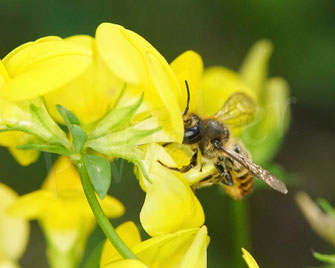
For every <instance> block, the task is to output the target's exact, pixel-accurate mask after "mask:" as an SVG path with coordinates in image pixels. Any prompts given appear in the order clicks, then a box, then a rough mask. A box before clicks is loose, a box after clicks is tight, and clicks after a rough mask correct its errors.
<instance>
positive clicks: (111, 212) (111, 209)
mask: <svg viewBox="0 0 335 268" xmlns="http://www.w3.org/2000/svg"><path fill="white" fill-rule="evenodd" d="M99 202H100V204H101V206H102V208H103V210H104V212H105V214H106V216H107V217H108V218H119V217H121V216H122V215H123V214H124V212H125V207H124V206H123V205H122V203H121V202H120V201H119V200H117V199H116V198H114V197H111V196H109V195H107V196H105V198H104V199H103V200H101V199H100V198H99Z"/></svg>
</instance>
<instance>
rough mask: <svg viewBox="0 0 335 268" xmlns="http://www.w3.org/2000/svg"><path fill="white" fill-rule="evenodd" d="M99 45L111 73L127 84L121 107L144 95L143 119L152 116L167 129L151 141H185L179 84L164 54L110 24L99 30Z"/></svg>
mask: <svg viewBox="0 0 335 268" xmlns="http://www.w3.org/2000/svg"><path fill="white" fill-rule="evenodd" d="M96 44H97V50H98V54H99V56H100V57H101V58H102V60H103V61H104V63H105V64H106V65H107V66H108V68H109V70H110V71H111V72H112V73H113V74H115V75H117V76H118V77H119V78H120V79H121V80H122V81H124V82H126V83H127V89H126V92H125V97H124V98H123V99H122V100H121V104H122V105H126V104H127V102H128V103H129V102H130V101H132V102H133V101H136V99H138V98H139V96H140V95H141V94H142V92H144V101H143V104H142V105H141V107H140V109H139V111H138V112H139V113H142V115H141V116H140V117H141V118H142V119H143V118H145V117H147V116H149V115H150V116H152V117H153V119H152V120H151V122H154V124H155V127H160V126H161V127H163V129H162V131H160V132H157V133H155V135H153V138H154V139H153V140H152V139H151V142H153V141H156V142H158V141H161V142H165V141H177V142H181V141H182V138H183V121H182V118H181V111H180V109H179V106H178V98H179V90H180V89H179V84H178V81H177V79H176V77H175V75H174V73H173V71H172V70H171V68H170V66H169V65H168V63H167V62H166V60H165V59H164V58H163V57H162V55H160V54H159V52H158V51H157V50H156V49H155V48H154V47H153V46H151V45H150V44H149V43H148V42H147V41H146V40H145V39H143V38H142V37H141V36H139V35H137V34H136V33H134V32H132V31H129V30H126V29H124V28H123V27H121V26H119V25H115V24H110V23H103V24H101V25H100V26H99V27H98V29H97V33H96ZM119 88H120V89H121V88H122V85H120V87H119Z"/></svg>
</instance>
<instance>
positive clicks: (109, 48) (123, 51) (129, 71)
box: [96, 23, 149, 86]
mask: <svg viewBox="0 0 335 268" xmlns="http://www.w3.org/2000/svg"><path fill="white" fill-rule="evenodd" d="M96 43H97V49H98V52H99V54H100V56H101V58H102V59H103V60H104V62H105V63H106V64H107V66H108V67H109V68H110V69H111V71H112V72H113V73H115V74H116V75H118V76H119V77H120V78H121V79H122V80H124V81H126V82H127V83H130V84H131V85H138V84H140V85H143V86H149V78H148V73H147V70H146V66H145V64H144V59H143V54H142V53H141V51H139V50H138V49H137V48H136V46H134V44H133V43H132V42H131V41H130V40H129V38H128V37H127V33H126V29H125V28H123V27H122V26H120V25H116V24H111V23H102V24H100V25H99V26H98V28H97V31H96Z"/></svg>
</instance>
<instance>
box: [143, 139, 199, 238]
mask: <svg viewBox="0 0 335 268" xmlns="http://www.w3.org/2000/svg"><path fill="white" fill-rule="evenodd" d="M146 149H147V150H146V153H147V159H148V162H147V163H149V164H148V166H147V168H148V174H149V177H150V179H151V181H152V184H150V183H148V182H147V181H143V182H144V184H145V188H146V197H145V201H144V204H143V207H142V210H141V213H140V219H141V223H142V226H143V228H144V230H145V231H146V232H147V233H148V234H149V235H150V236H158V235H161V234H165V233H171V232H176V231H178V230H183V229H186V228H192V227H199V226H201V225H202V224H203V222H204V213H203V210H202V207H201V205H200V203H199V201H198V199H197V198H196V196H195V195H194V193H193V191H192V190H191V188H190V187H189V185H188V184H187V182H186V181H185V180H184V179H183V177H182V176H181V175H180V174H178V173H176V172H172V171H170V170H169V169H167V168H164V167H163V166H162V165H160V164H159V163H158V162H157V160H158V159H159V160H161V161H164V163H165V164H167V165H169V164H171V163H173V160H172V159H171V157H170V156H169V155H168V153H167V152H166V151H165V150H164V148H163V147H161V146H159V145H157V144H151V145H148V146H147V148H146ZM150 159H151V160H150ZM169 159H170V161H168V160H169ZM149 165H150V166H149Z"/></svg>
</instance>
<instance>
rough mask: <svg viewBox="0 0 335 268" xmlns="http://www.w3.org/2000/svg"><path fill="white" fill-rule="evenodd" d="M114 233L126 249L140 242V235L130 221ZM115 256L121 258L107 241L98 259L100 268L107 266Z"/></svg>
mask: <svg viewBox="0 0 335 268" xmlns="http://www.w3.org/2000/svg"><path fill="white" fill-rule="evenodd" d="M115 231H116V233H117V234H118V235H119V236H120V238H121V239H122V241H123V242H124V243H125V244H126V245H127V246H128V247H131V246H133V245H136V244H138V243H140V242H141V236H140V233H139V231H138V229H137V227H136V225H135V223H134V222H132V221H128V222H125V223H123V224H121V225H119V226H118V227H117V228H116V229H115ZM116 256H119V257H120V258H121V256H120V254H119V253H118V251H117V250H116V249H115V248H114V246H113V245H112V243H111V242H110V241H109V240H108V239H107V240H106V242H105V244H104V247H103V250H102V254H101V258H100V267H105V265H107V264H108V263H109V262H110V260H111V259H113V258H115V257H116ZM108 267H109V266H108Z"/></svg>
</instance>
